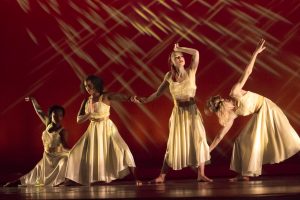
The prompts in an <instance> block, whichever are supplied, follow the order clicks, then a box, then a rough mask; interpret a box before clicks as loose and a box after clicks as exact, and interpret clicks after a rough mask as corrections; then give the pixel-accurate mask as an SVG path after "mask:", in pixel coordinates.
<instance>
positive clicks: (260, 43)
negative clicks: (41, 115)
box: [254, 39, 266, 54]
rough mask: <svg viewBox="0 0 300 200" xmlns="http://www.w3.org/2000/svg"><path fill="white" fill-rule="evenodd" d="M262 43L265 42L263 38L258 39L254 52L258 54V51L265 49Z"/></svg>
mask: <svg viewBox="0 0 300 200" xmlns="http://www.w3.org/2000/svg"><path fill="white" fill-rule="evenodd" d="M264 44H265V40H264V39H261V40H260V41H259V43H258V45H257V47H256V49H255V52H254V53H256V54H259V53H261V52H262V51H263V50H265V48H266V47H265V46H264Z"/></svg>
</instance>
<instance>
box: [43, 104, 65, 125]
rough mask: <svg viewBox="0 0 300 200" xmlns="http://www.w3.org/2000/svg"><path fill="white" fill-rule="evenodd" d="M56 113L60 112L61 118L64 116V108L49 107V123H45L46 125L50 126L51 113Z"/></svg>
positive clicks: (57, 106)
mask: <svg viewBox="0 0 300 200" xmlns="http://www.w3.org/2000/svg"><path fill="white" fill-rule="evenodd" d="M56 111H61V112H62V114H63V116H65V113H66V111H65V109H64V107H62V106H60V105H52V106H50V108H49V109H48V119H49V122H47V124H50V123H51V122H52V121H51V119H52V118H51V115H52V113H53V112H56Z"/></svg>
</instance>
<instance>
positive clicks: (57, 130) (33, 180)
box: [4, 97, 69, 187]
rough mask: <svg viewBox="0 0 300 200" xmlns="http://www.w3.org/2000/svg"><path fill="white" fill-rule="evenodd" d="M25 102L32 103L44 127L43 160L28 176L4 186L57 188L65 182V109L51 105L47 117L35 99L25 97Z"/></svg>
mask: <svg viewBox="0 0 300 200" xmlns="http://www.w3.org/2000/svg"><path fill="white" fill-rule="evenodd" d="M25 100H26V101H31V102H32V105H33V107H34V109H35V111H36V113H37V114H38V116H39V118H40V119H41V120H42V122H43V123H44V124H45V125H46V129H45V130H44V131H43V134H42V141H43V145H44V153H43V158H42V159H41V160H40V161H39V162H38V164H37V165H36V166H35V167H34V168H33V169H32V170H31V171H30V172H29V173H28V174H26V175H24V176H22V177H21V178H19V179H18V180H16V181H13V182H8V183H7V184H6V185H4V186H6V187H13V186H18V185H24V186H28V185H35V186H41V185H42V186H58V185H60V184H62V183H64V181H65V171H66V166H67V160H68V154H69V152H68V150H67V143H66V134H67V132H66V131H65V129H64V128H63V127H62V125H61V122H62V119H63V117H64V115H65V109H64V108H63V107H61V106H59V105H53V106H51V107H50V108H49V111H48V116H47V115H46V114H45V113H44V112H43V111H42V109H41V107H40V106H39V104H38V103H37V101H36V99H35V98H33V97H26V98H25Z"/></svg>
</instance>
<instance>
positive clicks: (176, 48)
mask: <svg viewBox="0 0 300 200" xmlns="http://www.w3.org/2000/svg"><path fill="white" fill-rule="evenodd" d="M178 48H179V43H175V44H174V47H173V51H178Z"/></svg>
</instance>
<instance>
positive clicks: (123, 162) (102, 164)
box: [66, 96, 135, 185]
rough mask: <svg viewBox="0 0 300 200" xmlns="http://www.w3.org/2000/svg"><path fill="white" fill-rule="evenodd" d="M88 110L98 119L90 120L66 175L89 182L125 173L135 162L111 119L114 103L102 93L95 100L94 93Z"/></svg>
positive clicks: (75, 146)
mask: <svg viewBox="0 0 300 200" xmlns="http://www.w3.org/2000/svg"><path fill="white" fill-rule="evenodd" d="M85 113H91V115H92V118H94V119H98V120H97V121H90V124H89V126H88V128H87V130H86V132H85V133H84V135H82V137H81V138H80V139H79V141H78V142H77V143H76V144H75V145H74V147H73V148H72V149H71V151H70V156H69V160H68V165H67V171H66V178H68V179H70V180H73V181H75V182H77V183H80V184H82V185H89V184H91V183H95V182H99V181H104V182H111V181H112V180H115V179H120V178H123V177H125V176H126V175H128V174H129V172H130V171H129V167H135V163H134V159H133V156H132V154H131V152H130V150H129V148H128V146H127V144H126V143H125V142H124V140H123V139H122V137H121V136H120V134H119V132H118V129H117V127H116V126H115V124H114V123H113V122H112V121H111V120H110V119H109V115H110V106H108V105H107V104H105V103H103V102H102V96H101V97H100V98H99V101H98V102H95V103H93V102H92V98H91V97H90V98H89V99H88V101H87V102H86V104H85Z"/></svg>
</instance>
